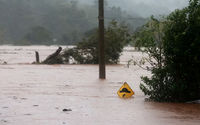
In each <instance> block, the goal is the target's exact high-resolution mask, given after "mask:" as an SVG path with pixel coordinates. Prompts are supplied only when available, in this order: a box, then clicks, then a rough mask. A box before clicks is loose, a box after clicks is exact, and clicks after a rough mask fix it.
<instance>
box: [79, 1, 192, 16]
mask: <svg viewBox="0 0 200 125" xmlns="http://www.w3.org/2000/svg"><path fill="white" fill-rule="evenodd" d="M79 1H80V2H84V3H92V2H94V0H79ZM107 1H108V3H109V4H110V5H114V6H120V7H121V8H122V9H124V10H126V11H127V12H130V13H137V14H139V15H141V16H143V17H147V16H150V15H161V14H169V13H170V12H172V11H173V10H175V9H181V8H183V7H185V6H187V5H188V2H189V0H107Z"/></svg>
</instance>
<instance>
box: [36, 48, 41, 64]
mask: <svg viewBox="0 0 200 125" xmlns="http://www.w3.org/2000/svg"><path fill="white" fill-rule="evenodd" d="M35 58H36V63H37V64H39V63H40V56H39V53H38V52H37V51H35Z"/></svg>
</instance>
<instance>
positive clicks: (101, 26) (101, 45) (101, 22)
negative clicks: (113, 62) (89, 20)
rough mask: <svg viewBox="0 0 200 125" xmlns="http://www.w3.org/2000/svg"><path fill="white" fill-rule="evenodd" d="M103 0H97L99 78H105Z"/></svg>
mask: <svg viewBox="0 0 200 125" xmlns="http://www.w3.org/2000/svg"><path fill="white" fill-rule="evenodd" d="M105 69H106V68H105V52H104V0H99V78H100V79H105V78H106V72H105Z"/></svg>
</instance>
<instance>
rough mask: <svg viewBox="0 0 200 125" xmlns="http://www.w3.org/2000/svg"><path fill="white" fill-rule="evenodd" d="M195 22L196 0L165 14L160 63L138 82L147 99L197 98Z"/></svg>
mask: <svg viewBox="0 0 200 125" xmlns="http://www.w3.org/2000/svg"><path fill="white" fill-rule="evenodd" d="M199 22H200V0H190V5H189V6H188V7H186V8H184V9H182V10H176V11H175V12H173V13H171V14H170V15H169V16H168V17H167V19H166V22H165V25H164V28H163V31H162V32H163V33H164V35H163V37H162V44H163V45H162V46H163V47H162V49H161V51H160V52H161V58H160V59H161V60H160V61H161V65H160V66H153V68H152V70H151V72H152V77H151V78H148V77H143V78H142V80H143V83H142V84H141V85H140V88H141V89H142V91H143V92H144V93H145V95H148V96H149V98H150V99H152V100H155V101H172V102H185V101H191V100H197V99H200V36H199V34H200V23H199ZM148 53H152V52H151V51H148ZM153 57H156V56H155V55H153ZM158 64H159V63H158Z"/></svg>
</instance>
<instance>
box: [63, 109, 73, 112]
mask: <svg viewBox="0 0 200 125" xmlns="http://www.w3.org/2000/svg"><path fill="white" fill-rule="evenodd" d="M70 111H72V109H63V112H70Z"/></svg>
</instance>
